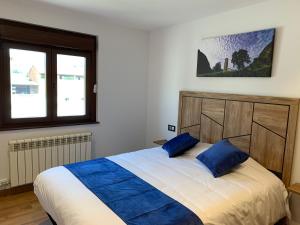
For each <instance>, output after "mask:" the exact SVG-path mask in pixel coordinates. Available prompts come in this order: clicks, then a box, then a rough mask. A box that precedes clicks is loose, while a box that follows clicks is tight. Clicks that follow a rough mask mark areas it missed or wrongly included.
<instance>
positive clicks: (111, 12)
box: [34, 0, 266, 30]
mask: <svg viewBox="0 0 300 225" xmlns="http://www.w3.org/2000/svg"><path fill="white" fill-rule="evenodd" d="M34 1H39V2H43V3H45V4H51V5H56V6H59V7H63V8H68V9H72V10H76V11H81V12H86V13H89V14H94V15H98V16H101V17H106V18H107V19H109V20H113V21H116V22H118V23H122V24H124V25H128V26H132V27H136V28H141V29H145V30H153V29H156V28H159V27H163V26H168V25H172V24H177V23H183V22H187V21H190V20H193V19H197V18H202V17H206V16H209V15H213V14H217V13H220V12H224V11H228V10H232V9H236V8H242V7H245V6H248V5H252V4H256V3H259V2H263V1H266V0H34Z"/></svg>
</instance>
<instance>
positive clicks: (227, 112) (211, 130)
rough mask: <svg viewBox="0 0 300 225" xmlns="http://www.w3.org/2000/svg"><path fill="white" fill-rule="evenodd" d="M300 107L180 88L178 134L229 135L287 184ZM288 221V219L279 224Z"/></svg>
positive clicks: (294, 102) (288, 101)
mask: <svg viewBox="0 0 300 225" xmlns="http://www.w3.org/2000/svg"><path fill="white" fill-rule="evenodd" d="M298 108H299V99H295V98H277V97H263V96H250V95H234V94H220V93H208V92H192V91H181V92H180V96H179V115H178V134H180V133H183V132H189V133H190V134H191V135H192V136H194V137H196V138H200V140H201V141H202V142H206V143H215V142H217V141H219V140H221V139H224V138H228V139H229V140H230V141H231V142H232V143H233V144H234V145H236V146H238V147H239V148H240V149H242V150H243V151H245V152H247V153H249V154H250V156H251V157H252V158H254V159H255V160H257V161H258V162H259V163H260V164H262V165H263V166H264V167H265V168H267V169H268V170H271V171H272V172H274V173H275V174H276V175H277V176H278V177H280V178H281V179H282V181H283V182H284V184H285V185H286V186H288V185H289V183H290V178H291V168H292V161H293V153H294V143H295V135H296V126H297V118H298ZM48 216H49V218H50V220H51V222H52V223H53V224H54V225H56V223H55V221H54V220H53V219H52V218H51V216H50V215H49V214H48ZM286 224H288V221H287V218H282V219H281V220H280V221H278V222H277V223H276V225H286Z"/></svg>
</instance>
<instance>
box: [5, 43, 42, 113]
mask: <svg viewBox="0 0 300 225" xmlns="http://www.w3.org/2000/svg"><path fill="white" fill-rule="evenodd" d="M9 56H10V83H11V118H13V119H17V118H36V117H46V116H47V110H46V108H47V102H46V101H47V98H46V77H47V75H46V53H44V52H37V51H27V50H20V49H9Z"/></svg>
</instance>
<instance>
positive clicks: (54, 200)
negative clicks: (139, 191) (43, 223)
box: [34, 144, 287, 225]
mask: <svg viewBox="0 0 300 225" xmlns="http://www.w3.org/2000/svg"><path fill="white" fill-rule="evenodd" d="M207 147H209V145H208V144H198V145H196V146H195V147H194V148H193V149H191V150H190V151H188V152H187V153H186V154H184V155H182V156H180V157H177V158H169V157H168V154H167V152H165V151H164V150H163V149H161V148H160V147H158V148H152V149H145V150H141V151H137V152H132V153H126V154H121V155H117V156H111V157H108V158H107V159H109V160H110V161H111V162H114V163H116V165H119V166H121V167H123V168H124V169H126V170H128V171H129V172H130V173H132V174H134V175H135V176H137V177H139V178H141V179H142V180H144V181H145V182H147V183H148V184H149V185H151V186H153V187H154V188H155V189H157V190H159V191H160V193H164V194H165V195H167V196H169V197H170V198H172V199H174V200H175V201H177V202H178V203H180V204H182V205H183V206H184V207H185V208H187V209H189V210H190V211H191V212H193V214H194V215H196V216H197V217H198V218H200V219H201V221H202V222H203V224H205V225H212V224H222V225H232V224H236V225H239V224H241V225H244V224H245V225H248V224H249V225H269V224H274V223H275V222H276V221H278V220H279V219H280V218H282V217H284V216H285V215H286V213H287V211H286V207H287V205H286V198H287V192H286V189H285V187H284V185H283V183H282V182H281V181H280V180H279V179H278V178H276V177H275V176H274V175H273V174H272V173H270V172H269V171H267V170H266V169H265V168H263V167H262V166H261V165H259V164H258V163H256V162H255V161H254V160H253V159H251V158H249V159H248V160H247V161H246V162H245V163H243V164H242V165H241V166H240V167H239V168H237V169H236V170H235V171H234V172H232V173H230V174H227V175H225V176H223V177H221V178H214V177H213V176H212V175H211V173H210V172H209V171H208V170H207V168H206V167H205V166H204V165H202V164H201V163H200V162H199V161H198V160H197V159H196V158H195V157H196V156H197V155H198V154H199V153H200V152H202V151H204V150H206V149H207ZM34 187H35V193H36V195H37V197H38V198H39V201H40V203H41V204H42V206H43V208H44V209H45V210H46V211H47V212H48V213H49V214H50V215H51V216H52V217H53V218H54V220H55V221H56V222H57V223H58V225H82V224H85V225H99V224H103V225H124V224H126V222H125V219H124V214H119V215H118V213H116V212H117V211H114V210H112V209H111V208H110V206H109V204H107V201H108V202H109V199H107V198H106V197H105V198H103V199H102V200H100V199H99V197H97V195H96V194H95V193H93V192H92V191H91V190H89V189H88V188H87V187H86V186H85V185H84V184H83V183H82V182H81V181H80V180H79V179H78V178H77V177H76V176H75V175H74V174H73V173H72V172H70V170H69V169H67V168H65V167H63V166H61V167H56V168H52V169H49V170H47V171H45V172H43V173H41V174H40V175H39V176H38V177H37V179H36V181H35V183H34ZM103 188H105V185H104V186H103ZM141 207H142V205H141ZM125 215H126V213H125ZM127 223H128V221H127ZM136 224H143V223H140V222H137V223H136ZM174 224H176V223H174ZM153 225H156V224H153Z"/></svg>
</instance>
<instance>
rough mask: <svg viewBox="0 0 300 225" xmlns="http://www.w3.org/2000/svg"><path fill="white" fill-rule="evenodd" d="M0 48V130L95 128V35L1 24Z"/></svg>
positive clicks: (15, 24) (25, 25)
mask: <svg viewBox="0 0 300 225" xmlns="http://www.w3.org/2000/svg"><path fill="white" fill-rule="evenodd" d="M44 37H47V38H44ZM0 47H1V48H0V50H1V51H0V56H1V57H0V93H1V95H0V106H1V110H0V130H9V129H23V128H35V127H48V126H64V125H75V124H85V123H96V93H95V85H96V65H95V64H96V63H95V62H96V37H95V36H91V35H85V34H79V33H74V32H68V31H62V30H56V29H51V28H46V27H40V26H35V25H29V24H23V23H18V22H13V21H8V20H1V19H0Z"/></svg>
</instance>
